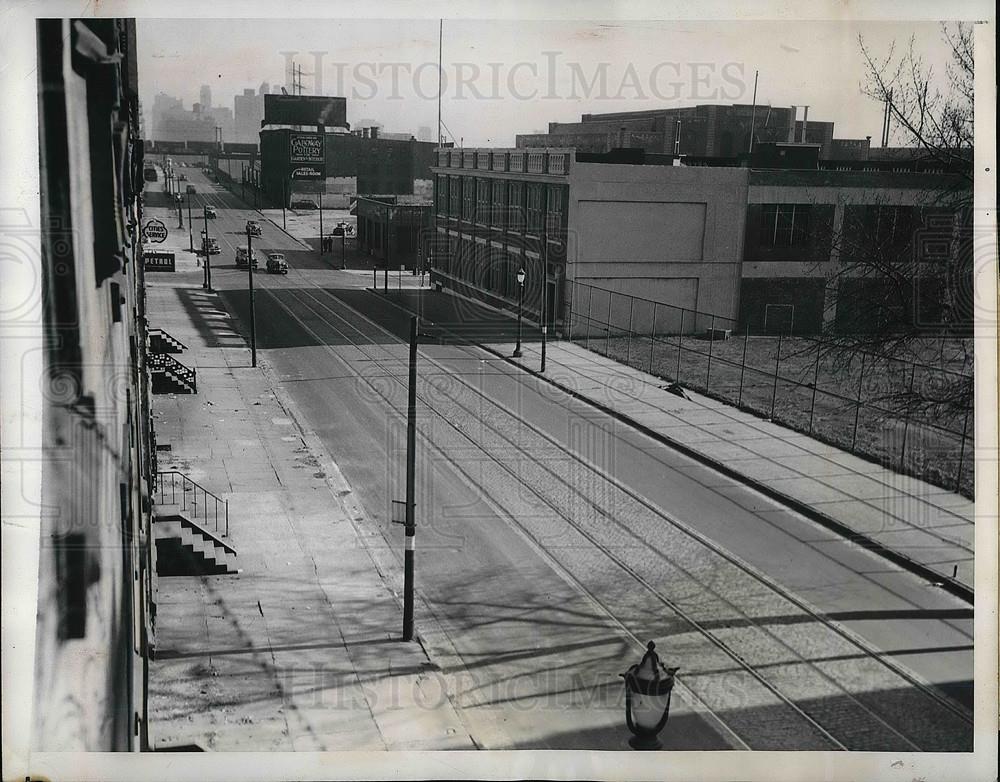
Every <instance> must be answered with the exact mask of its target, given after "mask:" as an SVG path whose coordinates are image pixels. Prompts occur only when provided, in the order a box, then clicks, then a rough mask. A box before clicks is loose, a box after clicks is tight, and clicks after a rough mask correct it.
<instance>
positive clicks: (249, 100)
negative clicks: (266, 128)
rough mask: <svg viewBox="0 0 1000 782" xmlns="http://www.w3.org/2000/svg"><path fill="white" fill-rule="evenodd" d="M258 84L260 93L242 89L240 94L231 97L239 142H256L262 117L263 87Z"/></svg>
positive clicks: (265, 85)
mask: <svg viewBox="0 0 1000 782" xmlns="http://www.w3.org/2000/svg"><path fill="white" fill-rule="evenodd" d="M267 86H268V85H267V84H262V85H261V86H260V89H261V92H260V94H257V93H255V92H254V91H253V90H243V94H242V95H237V96H236V97H235V98H233V107H234V116H235V131H236V139H235V140H236V141H237V142H239V143H241V144H250V143H252V144H257V143H258V142H259V141H260V139H259V135H258V134H259V133H260V121H261V119H263V117H264V92H263V90H264V88H265V87H267Z"/></svg>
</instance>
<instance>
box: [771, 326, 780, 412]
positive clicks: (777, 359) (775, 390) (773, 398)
mask: <svg viewBox="0 0 1000 782" xmlns="http://www.w3.org/2000/svg"><path fill="white" fill-rule="evenodd" d="M781 337H782V334H781V332H780V331H779V332H778V352H777V353H775V355H774V386H773V387H772V388H771V416H770V417H771V420H772V421H773V420H774V403H775V401H776V400H777V399H778V370H779V369H780V368H781Z"/></svg>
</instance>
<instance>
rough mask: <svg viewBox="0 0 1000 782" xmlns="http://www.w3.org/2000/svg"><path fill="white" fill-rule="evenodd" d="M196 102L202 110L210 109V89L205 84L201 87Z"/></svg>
mask: <svg viewBox="0 0 1000 782" xmlns="http://www.w3.org/2000/svg"><path fill="white" fill-rule="evenodd" d="M198 102H199V103H201V108H202V110H208V109H210V108H212V88H211V87H209V86H208V85H207V84H202V85H201V90H200V91H199V93H198Z"/></svg>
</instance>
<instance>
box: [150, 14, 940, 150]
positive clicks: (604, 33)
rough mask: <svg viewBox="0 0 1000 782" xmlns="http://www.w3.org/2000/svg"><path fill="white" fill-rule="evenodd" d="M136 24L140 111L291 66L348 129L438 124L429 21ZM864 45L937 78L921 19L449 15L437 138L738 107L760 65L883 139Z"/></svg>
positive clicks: (268, 78) (841, 124)
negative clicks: (337, 110)
mask: <svg viewBox="0 0 1000 782" xmlns="http://www.w3.org/2000/svg"><path fill="white" fill-rule="evenodd" d="M216 25H219V26H220V27H222V26H224V28H225V35H221V32H222V30H221V29H220V30H216V29H215V28H216ZM484 27H485V28H486V29H487V30H488V33H487V32H484ZM137 29H138V35H139V40H140V41H141V42H142V43H143V44H144V45H143V47H142V49H141V51H142V52H143V54H142V56H141V57H140V63H139V72H140V74H141V76H140V84H141V85H142V86H141V90H142V95H143V98H144V99H147V100H149V99H151V98H152V94H151V93H152V92H153V85H155V89H156V90H163V91H165V92H168V93H170V94H173V95H179V96H181V98H182V100H184V101H186V102H189V103H190V102H194V98H195V96H197V95H198V91H199V90H200V88H201V86H202V85H207V86H209V87H210V88H211V89H212V91H213V94H215V95H216V96H217V97H216V100H218V96H221V95H227V96H228V95H233V96H235V95H239V94H241V93H242V91H243V90H244V89H246V88H249V87H253V88H254V89H256V88H257V87H258V86H259V85H260V84H261V83H262V82H269V83H270V84H274V85H285V86H286V89H288V91H289V92H292V91H293V87H292V81H293V76H292V63H294V67H295V68H296V69H297V68H298V67H299V66H301V68H302V76H301V85H302V92H303V93H305V94H324V95H338V96H341V97H346V98H347V99H348V121H349V122H351V124H352V125H353V124H354V123H355V121H356V120H357V119H358V118H360V117H364V116H374V117H378V119H379V121H380V122H381V123H383V125H384V126H385V127H386V128H391V129H393V130H397V131H408V132H415V130H416V128H417V127H419V126H421V125H424V126H428V127H432V128H435V127H436V125H437V55H438V52H437V48H438V47H437V44H438V40H437V38H438V35H437V33H438V20H426V19H425V20H377V21H370V20H346V21H344V20H338V21H333V20H315V21H313V22H312V23H310V24H309V25H308V27H307V28H306V29H305V30H303V29H302V27H301V25H300V22H298V21H294V20H289V21H282V20H272V21H269V22H268V36H267V38H266V40H262V39H261V37H260V31H259V25H257V24H255V23H254V22H252V21H244V20H229V21H227V22H225V23H224V25H223V23H216V22H214V21H211V20H209V21H204V22H202V23H200V24H199V26H198V29H197V30H195V31H192V30H190V29H189V25H187V24H186V23H185V22H183V21H181V20H157V21H155V22H153V21H151V20H139V21H138V24H137ZM292 30H295V31H296V32H295V33H294V34H292ZM859 35H860V36H863V37H864V40H865V42H866V46H868V47H870V49H871V51H872V53H873V54H875V55H876V56H878V57H884V56H885V55H887V54H888V53H889V51H890V49H891V47H892V45H893V42H894V41H895V42H896V45H897V51H898V48H899V47H905V45H906V44H907V42H908V41H909V40H910V37H911V36H912V37H913V40H914V45H915V46H917V47H918V48H919V50H920V51H921V52H922V54H923V56H924V59H925V60H926V61H927V62H928V64H930V65H937V66H939V67H936V68H935V71H936V73H937V74H938V75H939V76H943V72H944V63H945V61H946V59H947V47H946V45H945V44H944V43H943V41H942V40H941V30H940V28H939V26H938V24H936V23H932V22H919V23H905V24H904V23H890V22H821V23H804V22H794V21H793V22H683V23H678V22H672V23H667V22H650V23H644V24H641V25H640V24H638V23H635V22H616V23H613V24H604V23H600V22H550V23H541V22H534V21H527V22H522V23H519V24H517V25H515V24H513V23H511V22H506V21H491V22H490V23H489V24H488V25H484V24H483V23H481V22H477V21H475V20H446V21H445V22H444V35H443V60H442V71H443V73H444V83H443V85H442V92H443V97H442V101H441V103H442V121H443V134H444V136H445V137H446V138H448V139H454V140H455V141H456V143H459V142H461V143H463V144H464V145H465V146H513V145H514V137H515V135H516V134H518V133H533V132H538V131H544V130H545V129H546V128H547V125H548V123H549V122H552V121H555V122H572V121H577V120H578V119H579V117H580V115H581V114H584V113H591V112H592V113H605V112H612V111H628V110H633V109H655V108H664V107H679V106H692V105H697V104H704V103H716V104H733V103H742V104H748V103H751V102H752V99H753V88H754V71H755V70H757V71H759V81H758V90H757V103H758V104H761V105H767V104H770V105H773V106H782V107H788V106H791V105H798V106H804V105H809V106H810V115H811V116H814V117H816V118H822V119H823V120H826V121H831V122H834V123H836V126H837V134H838V136H840V137H844V138H864V136H866V135H871V136H873V137H878V135H879V128H880V125H881V119H882V111H883V107H882V106H881V105H879V104H877V103H876V102H874V101H873V100H871V99H870V98H868V97H866V96H864V95H863V94H862V92H861V89H860V85H861V82H862V81H863V78H864V60H863V56H862V53H861V51H860V48H859V43H858V36H859ZM208 38H210V39H211V45H206V39H208ZM341 42H346V43H341ZM195 51H197V52H198V56H193V54H194V52H195ZM622 51H628V52H629V54H630V57H629V58H628V59H627V60H626V61H623V60H622V58H621V56H620V52H622ZM178 61H182V62H183V65H182V66H181V67H177V62H178ZM833 63H835V64H836V67H831V64H833ZM213 73H214V78H210V77H211V75H212V74H213ZM789 74H794V78H792V79H789V78H788V75H789ZM294 78H296V79H297V78H298V76H296V77H294ZM275 89H280V86H276V88H275ZM529 98H530V99H529ZM230 102H231V99H230Z"/></svg>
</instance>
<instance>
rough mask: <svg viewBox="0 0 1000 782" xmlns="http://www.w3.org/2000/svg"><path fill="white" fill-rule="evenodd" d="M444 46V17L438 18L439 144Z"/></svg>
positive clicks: (439, 135) (439, 142)
mask: <svg viewBox="0 0 1000 782" xmlns="http://www.w3.org/2000/svg"><path fill="white" fill-rule="evenodd" d="M443 46H444V19H438V146H439V147H440V146H441V51H442V48H443Z"/></svg>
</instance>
